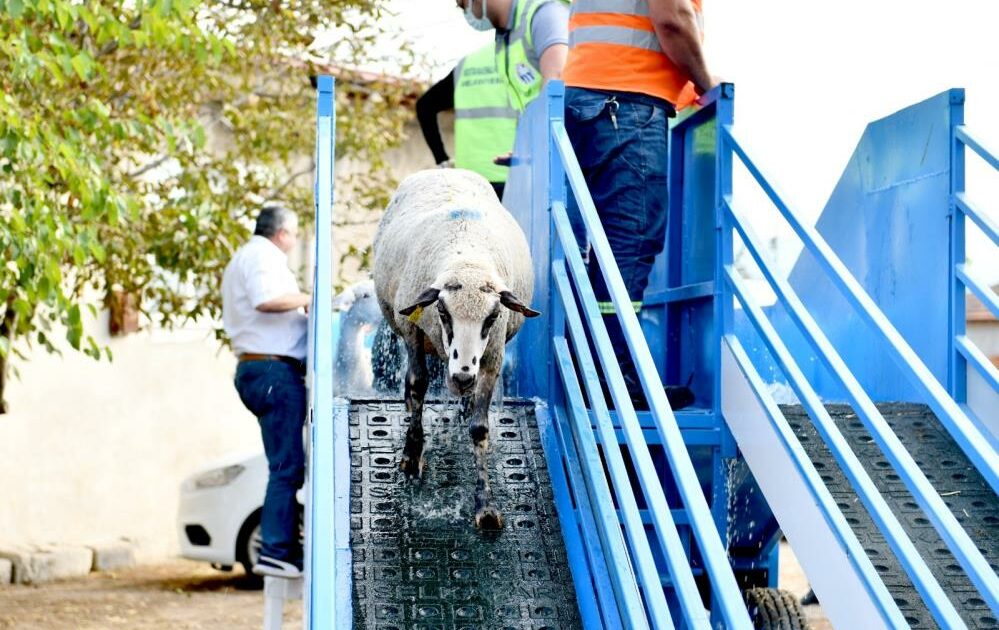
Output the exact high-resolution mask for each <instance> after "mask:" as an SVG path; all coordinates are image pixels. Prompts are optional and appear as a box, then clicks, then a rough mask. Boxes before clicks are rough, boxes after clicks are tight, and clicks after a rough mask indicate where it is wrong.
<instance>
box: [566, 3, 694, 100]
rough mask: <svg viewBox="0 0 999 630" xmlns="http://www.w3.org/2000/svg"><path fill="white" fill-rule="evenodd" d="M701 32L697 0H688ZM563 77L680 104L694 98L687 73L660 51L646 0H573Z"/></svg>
mask: <svg viewBox="0 0 999 630" xmlns="http://www.w3.org/2000/svg"><path fill="white" fill-rule="evenodd" d="M692 1H693V5H694V11H695V15H696V17H697V22H698V27H699V28H700V29H701V33H702V35H703V22H702V20H703V14H702V12H701V0H692ZM562 78H563V79H564V80H565V83H566V85H569V86H574V87H582V88H591V89H600V90H612V91H622V92H637V93H640V94H647V95H650V96H655V97H657V98H661V99H664V100H666V101H669V102H670V103H673V104H674V105H676V106H677V109H682V108H683V107H685V106H686V105H689V104H690V103H691V102H693V101H694V100H695V98H696V93H695V91H694V86H693V84H692V83H691V82H690V78H689V77H688V76H687V75H686V74H684V72H683V71H682V70H680V69H679V68H678V67H677V66H676V65H675V64H674V63H673V62H672V61H670V59H669V57H667V56H666V54H665V53H664V52H663V50H662V47H661V46H660V45H659V38H658V37H657V36H656V32H655V28H654V26H653V24H652V20H651V18H650V14H649V3H648V0H576V1H575V2H573V4H572V11H571V14H570V18H569V58H568V60H567V62H566V66H565V69H564V70H563V72H562Z"/></svg>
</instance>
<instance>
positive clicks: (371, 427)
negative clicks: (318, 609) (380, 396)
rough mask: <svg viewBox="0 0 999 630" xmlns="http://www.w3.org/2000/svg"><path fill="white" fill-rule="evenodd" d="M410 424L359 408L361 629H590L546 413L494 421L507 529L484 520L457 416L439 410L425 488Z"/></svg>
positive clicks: (391, 405)
mask: <svg viewBox="0 0 999 630" xmlns="http://www.w3.org/2000/svg"><path fill="white" fill-rule="evenodd" d="M407 422H408V419H407V413H406V411H405V406H404V404H403V403H401V402H398V401H393V402H385V401H356V402H354V403H353V404H352V405H351V412H350V425H351V426H350V438H351V550H352V553H353V563H354V627H355V628H356V629H358V630H361V629H367V630H403V629H408V630H473V629H474V630H500V629H503V630H506V629H507V628H509V629H511V630H541V629H542V628H545V629H548V630H557V629H575V628H580V627H581V624H580V621H579V615H578V612H577V608H576V598H575V593H574V590H573V586H572V578H571V576H570V574H569V569H568V566H567V563H566V557H565V549H564V547H563V544H562V534H561V530H560V528H559V522H558V516H557V514H556V513H555V506H554V504H553V503H552V491H551V484H550V482H549V478H548V471H547V467H546V463H545V458H544V453H543V451H542V448H541V443H540V437H539V434H538V428H537V422H536V420H535V417H534V404H533V403H526V402H512V403H511V402H508V403H506V404H504V405H503V408H502V409H494V411H493V412H491V413H490V459H489V464H490V481H491V485H492V489H493V497H494V501H495V503H496V506H497V507H498V508H499V509H500V511H501V513H502V514H503V518H504V529H503V531H502V532H498V533H495V534H483V533H480V532H479V531H477V530H476V529H475V526H474V524H473V521H472V512H473V508H472V502H473V492H474V488H475V466H474V462H473V459H472V453H471V448H470V445H469V438H468V431H467V428H466V423H465V422H464V421H462V420H460V419H459V413H458V407H457V405H456V404H455V405H450V404H447V403H437V404H428V405H427V406H426V408H425V410H424V420H423V426H424V428H425V430H426V433H427V439H428V442H427V451H426V458H425V459H426V468H425V471H424V480H423V481H421V482H410V481H407V480H406V479H405V477H404V476H403V474H402V473H401V472H400V471H399V464H398V459H399V452H400V450H401V447H402V443H403V440H404V437H405V433H406V428H407V426H408V424H407Z"/></svg>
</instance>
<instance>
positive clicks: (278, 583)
mask: <svg viewBox="0 0 999 630" xmlns="http://www.w3.org/2000/svg"><path fill="white" fill-rule="evenodd" d="M286 599H302V578H295V579H291V580H290V579H288V578H279V577H271V576H269V575H268V576H266V577H265V578H264V630H281V622H282V617H283V615H284V600H286Z"/></svg>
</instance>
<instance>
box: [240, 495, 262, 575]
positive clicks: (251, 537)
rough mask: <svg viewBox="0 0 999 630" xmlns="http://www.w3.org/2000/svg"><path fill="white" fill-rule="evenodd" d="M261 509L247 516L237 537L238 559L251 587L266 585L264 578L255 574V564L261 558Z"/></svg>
mask: <svg viewBox="0 0 999 630" xmlns="http://www.w3.org/2000/svg"><path fill="white" fill-rule="evenodd" d="M260 512H261V511H260V510H257V511H255V512H253V513H252V514H250V515H249V516H248V517H246V520H245V521H243V526H242V527H240V528H239V536H237V537H236V561H237V562H239V563H240V564H241V565H243V569H244V570H245V571H246V586H247V588H251V589H261V588H263V587H264V578H262V577H261V576H259V575H254V574H253V565H255V564H256V563H257V559H258V558H260V541H261V536H260Z"/></svg>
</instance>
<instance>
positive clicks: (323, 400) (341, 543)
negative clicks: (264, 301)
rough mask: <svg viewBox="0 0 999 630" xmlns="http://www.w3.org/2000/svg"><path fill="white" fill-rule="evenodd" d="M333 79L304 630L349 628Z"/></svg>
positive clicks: (318, 211) (320, 126) (319, 229)
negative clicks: (336, 389)
mask: <svg viewBox="0 0 999 630" xmlns="http://www.w3.org/2000/svg"><path fill="white" fill-rule="evenodd" d="M333 86H334V82H333V78H332V77H329V76H320V77H319V79H318V104H317V112H316V176H315V177H316V179H315V269H314V274H313V278H312V307H311V308H310V310H309V357H308V368H309V374H308V377H307V383H308V387H309V416H308V419H309V423H308V429H307V445H308V463H307V467H306V488H307V489H306V493H305V495H306V500H305V545H306V548H305V593H304V597H305V599H306V601H305V606H304V609H305V619H304V621H305V627H306V628H348V627H350V618H351V610H350V578H351V575H350V539H349V535H350V530H349V526H350V523H349V518H350V514H349V509H347V508H346V506H347V501H349V496H350V458H349V453H348V443H349V442H348V440H349V437H348V435H347V433H346V431H347V417H346V413H347V410H346V406H345V405H344V403H343V401H340V400H335V399H334V398H333V348H334V347H335V346H334V340H333V334H334V322H333V234H332V226H333V163H334V159H335V158H334V149H335V137H336V113H335V111H334V107H333V103H334V99H333ZM344 593H346V596H344Z"/></svg>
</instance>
